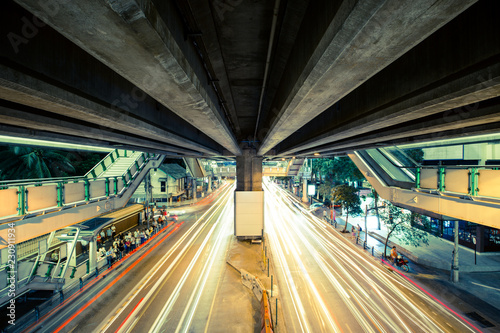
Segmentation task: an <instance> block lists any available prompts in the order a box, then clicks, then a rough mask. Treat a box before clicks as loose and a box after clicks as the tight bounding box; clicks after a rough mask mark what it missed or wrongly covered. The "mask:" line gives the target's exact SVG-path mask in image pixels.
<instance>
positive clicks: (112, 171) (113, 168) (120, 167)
mask: <svg viewBox="0 0 500 333" xmlns="http://www.w3.org/2000/svg"><path fill="white" fill-rule="evenodd" d="M141 155H142V153H141V152H133V153H132V154H131V155H127V156H120V157H118V158H117V159H115V161H114V162H113V164H111V165H110V166H109V167H108V168H107V169H106V170H103V171H102V172H101V173H100V174H98V175H97V178H103V177H121V176H122V175H124V174H125V173H126V172H127V170H128V168H130V166H131V165H133V164H134V162H135V160H137V159H138V158H139V157H140V156H141Z"/></svg>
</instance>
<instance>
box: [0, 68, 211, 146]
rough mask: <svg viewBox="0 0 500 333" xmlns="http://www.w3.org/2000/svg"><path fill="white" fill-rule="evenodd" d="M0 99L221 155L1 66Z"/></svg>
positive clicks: (54, 121)
mask: <svg viewBox="0 0 500 333" xmlns="http://www.w3.org/2000/svg"><path fill="white" fill-rule="evenodd" d="M0 98H3V99H5V100H8V101H11V102H14V103H18V104H23V105H27V106H31V107H34V108H38V109H42V110H46V111H49V112H52V113H56V114H59V115H62V116H66V117H70V118H76V119H79V120H82V121H85V122H91V123H93V124H94V125H95V126H96V127H101V128H103V129H105V130H110V131H112V130H113V129H114V130H119V131H122V132H125V133H134V134H136V135H140V136H142V137H146V138H150V139H152V140H156V141H158V142H164V143H166V144H168V145H174V146H179V147H184V148H187V149H191V150H194V151H201V152H203V153H206V154H208V155H220V152H218V151H216V150H213V149H209V148H207V147H205V146H202V145H201V144H198V143H196V142H193V141H191V140H188V139H187V138H184V137H181V136H178V135H176V134H173V133H170V132H167V131H165V130H163V129H161V128H159V127H158V126H154V125H152V124H150V123H148V122H146V121H143V120H141V119H137V118H136V117H132V116H131V115H129V114H127V113H125V112H123V111H122V110H120V109H119V108H115V107H107V106H104V105H102V104H100V103H96V102H94V101H92V100H89V99H87V98H84V97H81V96H79V95H77V94H75V93H73V92H69V91H67V90H65V89H62V88H60V87H58V86H55V85H53V84H50V83H47V82H44V81H42V80H39V79H38V78H35V77H32V76H29V75H27V74H22V73H19V72H17V71H15V70H13V69H11V68H8V67H6V66H4V65H0ZM56 122H58V120H57V119H48V122H47V123H45V125H46V126H49V124H51V123H56ZM11 124H12V125H19V126H23V121H22V119H21V120H20V123H19V124H15V123H13V122H11ZM25 124H27V123H25Z"/></svg>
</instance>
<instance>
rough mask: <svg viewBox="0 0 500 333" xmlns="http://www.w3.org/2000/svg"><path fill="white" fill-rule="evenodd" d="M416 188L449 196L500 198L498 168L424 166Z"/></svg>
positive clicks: (420, 168) (499, 173) (418, 176)
mask: <svg viewBox="0 0 500 333" xmlns="http://www.w3.org/2000/svg"><path fill="white" fill-rule="evenodd" d="M415 188H416V189H419V190H423V191H431V192H432V191H437V192H439V193H442V194H447V195H458V196H463V195H465V196H469V197H470V198H471V199H474V198H480V197H484V198H495V199H498V198H500V168H499V167H498V166H495V167H493V166H473V167H465V166H446V167H444V166H435V167H429V166H422V167H418V168H417V174H416V180H415Z"/></svg>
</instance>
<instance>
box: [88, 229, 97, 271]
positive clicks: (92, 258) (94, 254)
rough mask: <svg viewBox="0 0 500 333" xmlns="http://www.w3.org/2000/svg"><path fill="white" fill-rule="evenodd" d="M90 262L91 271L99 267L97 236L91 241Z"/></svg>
mask: <svg viewBox="0 0 500 333" xmlns="http://www.w3.org/2000/svg"><path fill="white" fill-rule="evenodd" d="M89 262H90V272H93V271H95V269H96V267H97V242H96V240H95V237H92V239H91V240H90V241H89Z"/></svg>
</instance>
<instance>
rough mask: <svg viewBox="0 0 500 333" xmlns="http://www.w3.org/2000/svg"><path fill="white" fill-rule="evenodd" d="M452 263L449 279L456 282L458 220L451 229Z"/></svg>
mask: <svg viewBox="0 0 500 333" xmlns="http://www.w3.org/2000/svg"><path fill="white" fill-rule="evenodd" d="M453 233H454V235H453V240H454V243H453V265H452V267H451V281H452V282H455V283H457V282H458V221H455V228H454V230H453Z"/></svg>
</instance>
